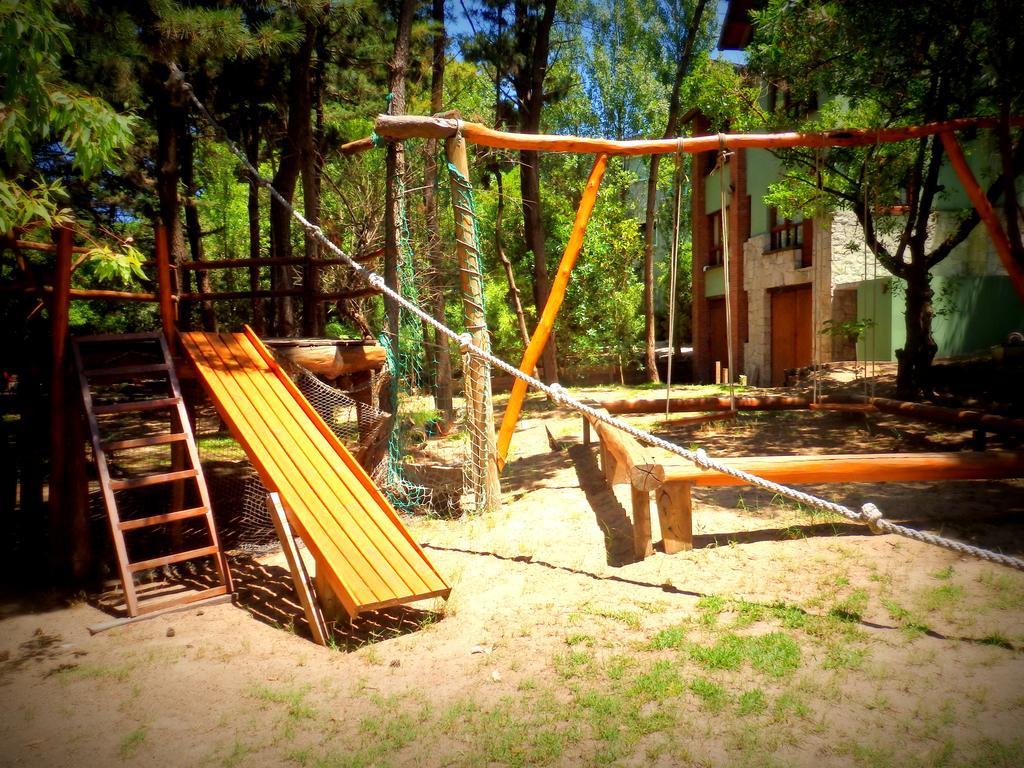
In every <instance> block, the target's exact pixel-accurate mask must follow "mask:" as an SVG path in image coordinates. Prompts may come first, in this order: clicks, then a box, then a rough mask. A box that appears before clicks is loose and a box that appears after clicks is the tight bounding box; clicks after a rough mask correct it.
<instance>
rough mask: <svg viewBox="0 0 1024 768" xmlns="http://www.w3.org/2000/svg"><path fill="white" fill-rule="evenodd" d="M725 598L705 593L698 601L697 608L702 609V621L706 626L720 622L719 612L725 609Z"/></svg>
mask: <svg viewBox="0 0 1024 768" xmlns="http://www.w3.org/2000/svg"><path fill="white" fill-rule="evenodd" d="M725 608H726V601H725V598H723V597H719V596H718V595H705V596H704V597H702V598H701V599H700V600H698V601H697V610H698V611H700V614H701V616H700V623H701V624H703V625H704V626H706V627H713V626H715V624H717V623H718V614H720V613H722V612H723V611H725Z"/></svg>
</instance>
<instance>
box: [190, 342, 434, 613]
mask: <svg viewBox="0 0 1024 768" xmlns="http://www.w3.org/2000/svg"><path fill="white" fill-rule="evenodd" d="M181 341H182V345H183V346H184V348H185V351H186V353H187V354H188V356H189V357H190V358H191V360H192V363H193V364H194V365H195V369H196V371H197V373H198V375H199V379H200V381H201V382H202V384H203V387H204V388H205V390H206V392H207V394H208V395H209V396H210V399H211V400H212V401H213V403H214V405H216V407H217V411H218V412H219V413H220V415H221V418H223V419H224V421H225V422H226V423H227V425H228V428H229V429H230V430H231V434H232V435H233V436H234V437H235V439H236V440H238V442H239V443H240V444H241V445H242V447H243V448H244V449H245V452H246V453H247V454H248V455H249V458H250V460H251V461H252V463H253V466H255V467H256V471H257V472H259V475H260V479H261V480H262V481H263V484H264V485H266V487H267V488H268V489H269V490H271V491H276V492H277V493H278V494H279V496H280V498H281V502H282V503H283V505H284V508H285V511H286V513H287V515H288V521H289V522H290V523H291V525H292V527H293V528H294V530H295V531H296V532H297V533H298V534H299V536H301V537H302V540H303V541H304V542H305V543H306V546H307V547H308V548H309V550H310V551H311V552H312V553H313V556H314V557H315V558H316V563H317V568H318V569H319V568H323V569H324V570H325V575H326V577H327V583H328V584H330V586H331V588H332V589H333V590H334V593H335V595H336V596H337V597H338V599H339V600H340V601H341V604H342V605H343V606H344V608H345V610H346V612H347V613H348V615H349V616H350V617H355V616H356V615H357V614H358V613H360V612H362V611H368V610H374V609H378V608H384V607H386V606H389V605H397V604H399V603H407V602H411V601H414V600H422V599H424V598H429V597H447V596H448V593H449V592H451V587H450V586H448V584H447V583H446V582H445V580H444V579H443V578H442V577H441V575H440V574H439V573H438V572H437V569H436V568H434V566H433V565H432V564H431V563H430V561H429V560H428V559H427V556H426V554H424V552H423V550H422V549H421V548H420V547H419V545H417V544H416V542H415V541H413V539H412V537H411V536H410V535H409V532H408V531H407V530H406V528H405V526H404V525H403V524H402V521H401V520H400V519H399V517H398V514H397V513H396V512H395V510H394V508H393V507H392V506H391V504H390V503H389V502H388V500H387V499H386V498H385V497H384V494H382V493H381V491H380V489H379V488H377V486H376V485H374V483H373V481H372V480H371V479H370V476H369V475H367V474H366V472H365V470H363V468H362V467H361V466H360V465H359V464H358V462H356V460H355V459H354V458H353V457H352V455H351V454H350V453H349V452H348V450H346V448H345V446H343V445H342V444H341V442H340V441H339V440H338V438H337V437H336V436H335V435H334V433H333V432H331V430H330V428H329V427H328V426H327V424H326V423H324V421H323V419H322V418H320V416H319V414H317V412H316V411H315V410H313V407H312V406H311V405H310V404H309V403H308V402H307V401H306V399H305V398H304V397H303V396H302V394H301V393H300V392H299V391H298V389H296V387H295V385H294V383H293V382H292V380H291V379H290V378H289V377H288V375H287V374H286V373H285V372H284V371H282V370H281V368H280V366H278V365H277V363H276V362H275V361H274V358H273V356H272V355H271V353H270V352H269V351H268V350H267V348H266V347H265V346H264V345H263V344H262V342H260V340H259V339H258V338H257V337H256V335H255V334H254V333H253V332H252V329H250V328H248V327H247V328H246V329H245V333H244V334H241V333H235V334H228V333H222V334H217V333H183V334H181Z"/></svg>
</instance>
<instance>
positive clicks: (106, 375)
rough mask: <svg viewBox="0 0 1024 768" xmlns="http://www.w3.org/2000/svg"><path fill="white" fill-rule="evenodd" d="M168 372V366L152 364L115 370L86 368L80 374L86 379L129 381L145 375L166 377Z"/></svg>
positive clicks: (128, 366)
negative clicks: (151, 374) (122, 379)
mask: <svg viewBox="0 0 1024 768" xmlns="http://www.w3.org/2000/svg"><path fill="white" fill-rule="evenodd" d="M168 370H169V366H168V365H167V364H166V363H153V364H150V365H121V366H118V367H115V368H88V369H86V370H84V371H82V373H83V374H84V375H85V377H86V378H87V379H110V378H125V379H130V378H132V377H134V376H142V375H145V374H147V373H161V374H163V375H165V376H166V375H167V371H168Z"/></svg>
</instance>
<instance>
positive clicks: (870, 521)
mask: <svg viewBox="0 0 1024 768" xmlns="http://www.w3.org/2000/svg"><path fill="white" fill-rule="evenodd" d="M182 87H183V89H184V90H185V93H186V94H187V96H188V98H189V99H190V100H191V103H192V104H193V105H194V106H195V107H196V109H198V110H199V112H200V113H201V114H202V115H203V116H204V118H205V119H206V120H207V122H208V123H209V124H210V125H211V126H212V127H213V128H214V130H215V131H217V133H218V135H219V137H220V138H221V140H222V141H224V142H225V144H226V145H227V146H228V148H229V149H230V150H231V151H232V153H233V154H234V155H235V157H236V158H238V160H239V162H240V163H241V164H242V166H243V167H244V168H245V169H246V170H247V172H248V173H249V174H250V175H251V177H252V178H253V179H254V180H255V181H256V183H258V184H260V185H262V186H264V187H265V188H266V189H267V190H268V192H269V193H270V194H271V195H272V196H273V197H274V198H275V199H276V200H278V201H279V202H280V203H281V205H283V206H284V207H285V209H286V210H288V211H289V213H290V214H291V216H292V217H293V218H294V219H295V220H296V221H298V222H299V223H300V224H301V225H302V227H303V229H304V230H305V232H306V233H307V234H309V235H310V236H311V237H314V238H316V239H317V240H318V241H319V242H320V243H322V244H323V245H324V246H325V247H326V248H327V249H328V250H330V251H331V252H333V253H334V254H336V255H337V256H338V257H340V258H342V259H344V260H345V261H346V263H347V264H348V265H349V267H351V269H352V270H353V272H355V273H356V274H358V275H359V276H360V277H361V278H362V279H363V280H365V281H366V282H367V283H368V284H369V285H370V286H372V287H373V288H376V289H377V290H379V291H380V292H381V293H383V294H385V295H386V296H388V297H390V298H391V299H394V300H395V301H397V302H398V303H399V305H401V306H402V307H403V308H404V309H406V310H408V311H409V312H411V313H412V314H414V315H415V316H416V317H418V318H419V319H420V321H421V322H422V323H424V324H426V325H429V326H431V327H433V328H435V329H436V330H437V331H438V332H439V333H440V334H442V335H444V336H447V337H448V338H450V339H452V340H455V341H458V343H459V349H460V351H461V352H462V354H463V356H464V357H470V358H473V359H474V360H478V361H482V362H486V363H488V364H489V365H490V366H493V367H494V368H497V369H498V370H501V371H504V372H505V373H507V374H509V375H511V376H514V377H515V378H517V379H519V380H521V381H523V382H525V383H526V385H527V386H528V387H532V388H533V389H536V390H539V391H541V392H544V393H545V394H546V395H547V396H548V397H549V398H550V399H551V400H552V401H553V402H554V403H555V404H556V405H559V406H561V407H565V408H571V409H573V410H575V411H577V412H579V413H581V414H585V415H587V416H588V417H590V418H591V419H594V420H597V421H601V422H604V423H606V424H608V425H609V426H613V427H615V428H617V429H620V430H622V431H623V432H625V433H627V434H629V435H632V436H633V437H634V438H636V439H637V440H639V441H640V442H642V443H645V444H647V445H650V446H653V447H655V448H661V449H663V450H665V451H667V452H669V453H671V454H674V455H676V456H680V457H682V458H684V459H686V460H687V461H690V462H693V463H694V464H696V465H697V466H699V467H701V468H703V469H709V470H715V471H717V472H721V473H723V474H726V475H730V476H732V477H734V478H736V479H737V480H740V481H741V482H743V483H746V484H748V485H752V486H755V487H758V488H762V489H764V490H767V491H769V492H771V493H775V494H778V495H780V496H784V497H786V498H789V499H793V500H794V501H798V502H800V503H802V504H805V505H807V506H810V507H811V508H813V509H818V510H821V511H825V512H831V513H834V514H837V515H841V516H843V517H846V518H847V519H850V520H854V521H856V522H860V523H863V524H865V525H867V526H868V528H869V529H870V530H871V531H872V533H894V534H898V535H901V536H906V537H907V538H912V539H915V540H917V541H920V542H924V543H927V544H932V545H934V546H938V547H942V548H944V549H948V550H950V551H953V552H957V553H959V554H965V555H971V556H973V557H977V558H980V559H983V560H987V561H989V562H994V563H999V564H1001V565H1006V566H1008V567H1011V568H1016V569H1018V570H1024V559H1021V558H1019V557H1013V556H1010V555H1004V554H1002V553H999V552H992V551H990V550H986V549H982V548H980V547H975V546H973V545H970V544H965V543H963V542H960V541H956V540H954V539H949V538H947V537H944V536H939V535H937V534H933V533H930V532H927V531H917V530H913V529H910V528H906V527H904V526H901V525H898V524H896V523H892V522H890V521H889V520H886V519H885V518H884V517H883V515H882V512H881V511H880V510H879V509H878V508H877V507H876V506H875V505H873V504H864V505H863V506H862V507H861V509H860V510H854V509H851V508H850V507H846V506H844V505H842V504H836V503H834V502H831V501H827V500H825V499H822V498H819V497H817V496H813V495H811V494H808V493H804V492H802V491H798V490H796V489H795V488H790V487H788V486H785V485H782V484H780V483H775V482H772V481H770V480H766V479H764V478H762V477H759V476H757V475H753V474H751V473H749V472H744V471H742V470H739V469H736V468H734V467H730V466H728V465H727V464H723V463H722V462H720V461H717V460H716V459H714V458H712V457H710V456H708V455H707V453H705V451H704V450H703V449H697V450H691V449H689V448H684V447H683V446H681V445H677V444H675V443H672V442H669V441H668V440H665V439H663V438H660V437H658V436H657V435H653V434H651V433H650V432H646V431H644V430H641V429H637V428H636V427H634V426H633V425H631V424H629V423H628V422H626V421H624V420H623V419H620V418H616V417H613V416H610V415H608V414H607V413H602V412H601V411H600V410H599V409H595V408H593V407H592V406H590V405H587V404H586V403H584V402H582V401H581V400H578V399H576V398H575V397H572V396H571V395H569V394H568V393H567V392H566V391H565V390H564V389H563V388H562V387H561V386H560V385H558V384H552V385H548V384H545V383H543V382H542V381H540V380H539V379H536V378H534V377H533V376H530V375H529V374H527V373H524V372H522V371H520V370H519V369H518V368H516V367H515V366H514V365H512V364H511V363H508V362H506V361H505V360H502V359H501V358H499V357H496V356H494V355H493V354H491V353H490V351H489V349H487V345H486V343H484V344H483V345H480V344H477V343H475V341H474V338H473V334H472V333H470V332H469V331H466V332H464V333H462V334H459V333H457V332H456V331H454V330H452V329H451V328H449V327H448V326H446V325H445V324H444V323H442V322H440V321H438V320H436V319H435V318H434V317H433V316H431V315H430V314H429V313H427V312H425V311H424V310H423V309H421V308H420V307H418V306H417V305H416V304H414V303H412V302H410V301H409V300H408V299H407V298H405V297H404V296H403V295H402V294H401V293H400V292H399V291H397V290H395V289H394V288H392V287H391V286H388V285H387V283H386V282H385V280H384V278H383V277H382V276H381V275H379V274H377V273H376V272H373V271H371V270H369V269H367V268H366V267H365V266H363V265H362V264H360V263H358V262H357V261H356V260H355V259H353V258H352V257H351V256H350V255H349V254H347V253H345V252H344V251H343V250H342V249H341V248H340V247H339V246H338V245H337V244H335V243H334V242H332V241H331V240H330V239H329V238H327V236H326V235H324V233H323V230H322V229H321V228H320V227H319V226H317V225H315V224H312V223H311V222H310V221H309V220H307V219H306V217H305V216H303V215H302V214H301V213H299V211H297V210H296V209H295V208H294V207H293V206H292V205H291V203H290V202H289V201H288V200H287V199H286V198H284V197H283V196H282V195H281V194H280V193H279V192H278V191H277V190H276V189H275V188H274V186H273V185H272V184H271V183H270V181H269V180H267V179H265V178H263V177H262V176H260V174H259V171H258V170H257V169H256V168H255V167H254V166H253V165H252V163H250V162H249V160H248V158H247V157H246V155H245V153H244V152H242V150H241V149H240V148H239V147H238V146H237V145H236V144H235V143H234V142H233V141H232V140H231V138H230V137H229V136H228V135H227V133H226V132H225V131H224V129H223V127H221V126H220V125H219V124H218V123H217V121H216V120H214V118H213V116H212V115H211V114H210V112H209V110H207V109H206V107H205V106H204V105H203V103H202V102H201V101H199V99H198V98H197V97H196V96H195V94H194V93H193V92H192V89H191V86H189V85H188V84H187V83H183V85H182ZM470 330H472V329H470ZM488 381H489V380H488ZM487 437H488V438H489V437H490V436H487Z"/></svg>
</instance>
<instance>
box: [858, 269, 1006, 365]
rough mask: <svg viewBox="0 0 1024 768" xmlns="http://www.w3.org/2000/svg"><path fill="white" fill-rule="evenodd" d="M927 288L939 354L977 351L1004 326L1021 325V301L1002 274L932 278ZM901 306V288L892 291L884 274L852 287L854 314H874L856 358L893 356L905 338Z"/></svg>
mask: <svg viewBox="0 0 1024 768" xmlns="http://www.w3.org/2000/svg"><path fill="white" fill-rule="evenodd" d="M932 288H933V290H934V291H935V300H934V302H935V308H936V312H938V313H940V314H938V315H937V316H936V317H935V318H934V319H933V320H932V335H933V336H934V337H935V341H936V343H937V344H938V345H939V352H938V356H939V357H955V356H957V355H967V354H971V353H972V352H981V351H984V350H986V349H988V348H989V347H991V346H993V345H995V344H1000V343H1002V342H1003V341H1005V340H1006V336H1007V334H1008V333H1010V331H1014V330H1024V303H1022V302H1021V300H1020V297H1019V296H1017V292H1016V291H1015V290H1014V289H1013V285H1012V284H1011V283H1010V280H1009V278H1007V277H1001V276H996V275H988V276H984V277H973V276H972V277H935V278H933V279H932ZM903 307H904V299H903V293H902V291H900V290H897V291H896V295H895V296H894V295H893V292H892V291H890V290H889V280H888V279H886V278H882V279H879V280H869V281H867V282H866V283H863V284H861V285H860V286H859V287H858V288H857V317H858V318H868V317H872V316H874V318H875V325H874V327H873V328H869V329H868V330H867V331H866V332H865V334H864V337H863V338H862V339H861V340H860V342H859V343H858V344H857V356H858V358H859V359H861V360H864V359H868V360H870V359H875V360H895V359H896V350H897V349H899V348H900V347H902V346H903V344H904V342H905V341H906V338H907V336H906V330H905V326H904V322H903ZM872 310H874V311H872Z"/></svg>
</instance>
